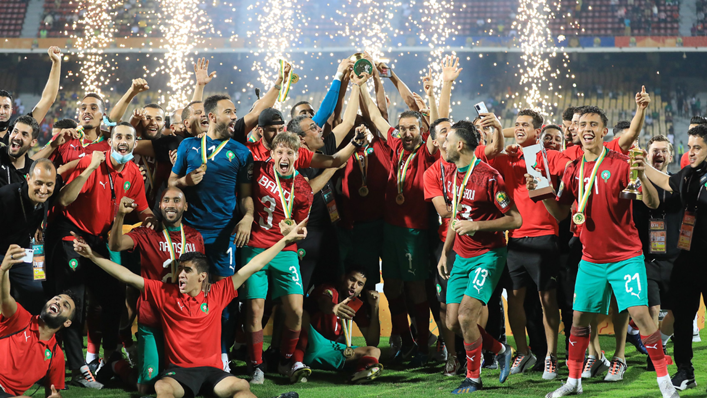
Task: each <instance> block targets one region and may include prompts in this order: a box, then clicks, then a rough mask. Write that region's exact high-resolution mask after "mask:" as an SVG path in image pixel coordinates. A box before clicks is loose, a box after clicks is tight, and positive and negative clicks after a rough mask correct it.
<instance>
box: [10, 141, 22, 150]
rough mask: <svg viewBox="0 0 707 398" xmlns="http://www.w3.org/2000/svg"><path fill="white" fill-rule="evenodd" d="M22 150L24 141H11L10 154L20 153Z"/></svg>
mask: <svg viewBox="0 0 707 398" xmlns="http://www.w3.org/2000/svg"><path fill="white" fill-rule="evenodd" d="M21 148H22V141H21V140H12V141H10V152H11V153H17V152H19V151H20V149H21Z"/></svg>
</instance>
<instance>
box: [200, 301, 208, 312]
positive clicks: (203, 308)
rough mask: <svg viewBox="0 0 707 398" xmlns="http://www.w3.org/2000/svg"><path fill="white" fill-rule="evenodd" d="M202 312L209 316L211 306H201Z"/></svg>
mask: <svg viewBox="0 0 707 398" xmlns="http://www.w3.org/2000/svg"><path fill="white" fill-rule="evenodd" d="M201 312H203V313H204V314H208V313H209V305H208V304H206V303H203V304H201Z"/></svg>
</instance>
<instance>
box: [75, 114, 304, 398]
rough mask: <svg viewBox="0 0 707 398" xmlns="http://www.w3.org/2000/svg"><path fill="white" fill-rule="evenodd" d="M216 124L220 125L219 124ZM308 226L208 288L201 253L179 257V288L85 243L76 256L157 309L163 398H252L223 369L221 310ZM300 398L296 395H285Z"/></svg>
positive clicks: (80, 243)
mask: <svg viewBox="0 0 707 398" xmlns="http://www.w3.org/2000/svg"><path fill="white" fill-rule="evenodd" d="M214 124H215V122H214ZM306 234H307V229H306V228H305V227H304V222H302V223H300V224H299V225H296V226H293V227H292V228H291V229H290V230H289V232H288V234H287V235H286V236H284V237H283V238H281V239H280V240H279V241H278V242H276V243H275V244H273V245H272V246H271V247H270V248H268V249H267V250H265V251H264V252H263V253H261V254H260V255H258V256H256V257H255V258H253V259H252V261H250V262H249V263H248V264H246V265H244V266H243V267H241V268H240V269H239V270H238V272H236V273H234V274H233V276H231V277H228V278H225V279H221V280H220V281H218V282H216V283H214V284H211V285H208V278H209V264H208V261H207V259H206V256H205V255H203V254H201V253H193V252H190V253H185V254H182V255H181V256H180V259H179V265H178V268H177V272H178V281H179V282H178V284H172V283H165V282H162V281H156V280H151V279H146V278H143V277H141V276H138V275H135V274H133V273H132V272H131V271H130V270H128V269H127V268H125V267H123V266H121V265H118V264H116V263H114V262H112V261H110V260H107V259H105V258H103V257H101V256H98V255H96V254H94V252H93V250H91V247H90V246H88V245H87V244H86V243H85V242H84V241H83V240H81V239H80V238H79V239H77V240H76V241H74V247H75V248H76V252H77V253H79V254H81V256H84V257H86V258H87V259H89V260H90V261H92V262H94V263H95V264H96V265H97V266H99V267H100V268H101V269H104V270H105V271H106V272H108V273H109V274H110V275H112V276H113V277H114V278H116V279H117V280H119V281H120V282H123V283H125V284H127V285H130V286H132V287H134V288H136V289H139V290H140V291H141V292H142V293H143V295H144V297H145V299H146V300H147V301H148V302H149V303H150V304H152V305H153V306H154V308H155V309H156V314H157V315H158V317H159V318H158V319H159V321H160V326H161V327H162V331H163V333H164V337H165V338H164V347H165V357H166V359H167V362H168V363H169V364H170V366H169V367H168V368H167V369H166V370H165V372H163V373H162V374H160V379H159V380H158V381H157V382H156V383H155V391H156V392H157V396H158V397H177V398H181V397H184V396H187V397H189V396H191V397H193V396H196V395H197V394H199V391H200V390H201V389H202V388H203V389H204V390H205V391H207V390H208V391H209V392H211V393H212V394H213V395H215V396H217V397H222V398H226V397H234V398H246V397H247V398H250V397H255V395H253V394H252V393H251V392H250V386H249V385H248V383H247V382H246V381H245V380H242V379H238V378H236V377H235V376H233V375H231V374H229V373H228V372H225V371H224V370H222V369H221V365H222V364H221V361H219V351H220V350H219V341H220V340H221V330H220V328H219V327H218V322H219V318H220V314H221V312H222V310H224V309H225V308H226V306H228V305H229V303H230V302H231V301H232V300H234V299H235V298H236V297H238V290H237V289H238V288H239V287H240V286H241V285H242V284H243V283H244V282H245V281H246V280H247V279H248V278H249V277H250V276H251V275H253V273H255V272H257V271H258V270H260V269H261V268H263V267H264V266H265V265H266V264H268V263H269V262H270V261H271V260H272V259H273V258H274V257H275V255H277V254H278V253H279V252H280V251H281V250H282V249H283V248H285V247H286V246H288V245H293V244H294V243H295V242H297V241H298V240H301V239H302V238H304V236H306ZM285 395H286V396H290V397H295V398H296V397H297V396H298V395H297V394H296V393H289V394H285Z"/></svg>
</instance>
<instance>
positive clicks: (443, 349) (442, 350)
mask: <svg viewBox="0 0 707 398" xmlns="http://www.w3.org/2000/svg"><path fill="white" fill-rule="evenodd" d="M448 357H449V353H448V352H447V346H446V345H445V344H444V341H442V340H437V347H436V349H435V353H434V355H432V360H433V361H435V362H440V363H444V362H447V358H448Z"/></svg>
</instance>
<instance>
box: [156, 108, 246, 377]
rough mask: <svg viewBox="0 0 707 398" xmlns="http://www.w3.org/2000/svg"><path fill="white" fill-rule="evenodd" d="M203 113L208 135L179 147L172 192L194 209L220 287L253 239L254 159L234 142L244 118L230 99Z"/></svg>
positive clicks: (227, 336)
mask: <svg viewBox="0 0 707 398" xmlns="http://www.w3.org/2000/svg"><path fill="white" fill-rule="evenodd" d="M204 110H205V112H206V114H207V115H208V117H209V124H208V131H207V133H206V134H205V135H203V136H202V137H201V138H196V137H191V138H187V139H185V140H184V141H182V143H181V144H180V145H179V149H178V151H177V161H176V162H175V163H174V167H173V168H172V172H171V174H170V177H169V186H171V187H178V188H181V189H182V190H184V194H185V195H186V197H187V202H188V203H189V210H188V211H187V212H186V214H185V217H184V221H185V223H186V224H187V225H190V226H192V227H194V228H195V229H196V230H197V231H199V232H200V233H201V235H202V236H203V237H204V244H205V246H206V253H207V256H208V257H209V264H210V266H211V269H210V271H209V273H210V274H211V276H212V278H213V279H214V280H215V281H218V280H221V279H224V278H226V277H229V276H231V275H233V273H234V272H235V270H236V247H237V244H239V245H241V246H242V245H243V244H245V243H246V242H247V241H248V236H249V235H250V229H251V226H252V224H253V207H252V199H251V198H250V191H251V184H250V179H251V177H252V172H253V169H252V167H253V157H252V156H251V154H250V151H248V148H246V147H245V146H244V145H243V144H240V143H238V142H236V141H235V140H233V139H231V137H232V136H233V131H234V128H235V126H236V124H237V121H240V120H243V118H241V119H237V117H236V106H235V105H234V104H233V101H231V99H230V98H229V97H228V96H225V95H213V96H211V97H208V98H207V99H206V101H204ZM241 124H242V123H241ZM236 192H237V193H238V196H236ZM238 202H240V206H238ZM239 207H242V209H241V210H242V213H243V216H242V217H241V214H240V213H239V212H238V208H239ZM239 220H240V222H239ZM233 234H236V237H235V239H234V238H233V237H232V236H231V235H233ZM235 304H237V303H234V305H231V306H229V307H228V310H227V312H225V313H224V318H223V322H224V329H225V330H224V333H223V334H222V338H223V339H224V344H223V356H222V359H223V366H224V369H228V363H229V360H228V355H227V352H228V347H230V346H231V344H232V343H233V341H232V339H233V332H234V331H235V327H231V326H230V324H228V322H235V315H233V316H232V315H231V314H235V312H236V311H237V308H236V305H235Z"/></svg>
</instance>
